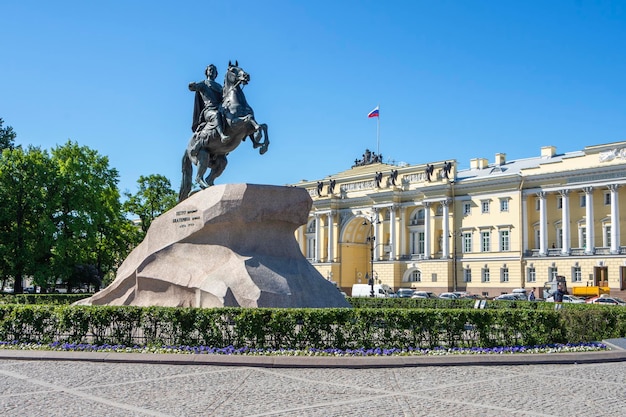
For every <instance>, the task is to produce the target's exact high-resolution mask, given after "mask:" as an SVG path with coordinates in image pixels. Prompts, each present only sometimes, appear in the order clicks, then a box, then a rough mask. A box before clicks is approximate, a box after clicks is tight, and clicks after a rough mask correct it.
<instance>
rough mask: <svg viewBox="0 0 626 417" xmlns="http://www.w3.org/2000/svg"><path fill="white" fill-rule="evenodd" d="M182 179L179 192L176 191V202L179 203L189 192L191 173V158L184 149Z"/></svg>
mask: <svg viewBox="0 0 626 417" xmlns="http://www.w3.org/2000/svg"><path fill="white" fill-rule="evenodd" d="M182 171H183V179H182V181H181V182H180V192H179V193H178V202H179V203H180V202H181V201H183V200H184V199H186V198H187V197H189V193H190V192H191V175H192V174H193V167H192V166H191V159H189V153H187V151H186V150H185V154H184V155H183V161H182Z"/></svg>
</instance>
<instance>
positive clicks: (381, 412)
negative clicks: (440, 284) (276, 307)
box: [0, 355, 626, 417]
mask: <svg viewBox="0 0 626 417" xmlns="http://www.w3.org/2000/svg"><path fill="white" fill-rule="evenodd" d="M179 356H180V355H179ZM0 415H3V416H249V417H251V416H324V417H328V416H359V417H364V416H429V417H437V416H464V417H465V416H467V417H471V416H481V417H482V416H498V417H507V416H563V417H572V416H612V417H613V416H626V362H624V361H619V362H604V363H584V364H533V365H510V364H509V365H507V364H503V365H500V364H498V365H490V366H489V365H471V364H469V365H468V364H466V365H463V366H458V365H457V366H441V365H439V366H427V365H426V366H419V367H406V366H394V367H381V368H360V369H354V368H341V367H333V368H324V367H316V368H301V367H285V368H281V367H258V366H239V365H235V366H232V365H230V366H224V365H206V364H204V365H203V364H172V363H162V364H156V363H141V362H128V363H115V362H106V361H104V362H103V361H96V362H90V361H68V360H28V359H26V360H25V359H22V360H15V359H11V358H8V359H7V358H5V359H0Z"/></svg>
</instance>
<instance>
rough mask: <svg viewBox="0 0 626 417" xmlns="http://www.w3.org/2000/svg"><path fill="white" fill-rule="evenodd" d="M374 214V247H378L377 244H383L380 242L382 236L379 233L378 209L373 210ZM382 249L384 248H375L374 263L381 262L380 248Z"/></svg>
mask: <svg viewBox="0 0 626 417" xmlns="http://www.w3.org/2000/svg"><path fill="white" fill-rule="evenodd" d="M372 212H373V213H374V214H373V216H372V227H373V228H374V245H376V244H380V243H382V242H381V241H380V236H379V233H378V228H379V226H380V222H379V221H378V209H377V208H374V209H372ZM381 247H382V246H380V245H379V246H378V247H376V246H374V261H378V260H380V248H381Z"/></svg>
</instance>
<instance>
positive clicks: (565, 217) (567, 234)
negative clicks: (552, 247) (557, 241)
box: [559, 190, 572, 255]
mask: <svg viewBox="0 0 626 417" xmlns="http://www.w3.org/2000/svg"><path fill="white" fill-rule="evenodd" d="M559 194H561V199H562V204H561V230H562V231H563V241H562V242H561V254H563V255H569V253H570V247H571V245H572V239H571V228H570V220H569V190H561V191H560V192H559Z"/></svg>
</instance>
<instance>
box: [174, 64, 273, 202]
mask: <svg viewBox="0 0 626 417" xmlns="http://www.w3.org/2000/svg"><path fill="white" fill-rule="evenodd" d="M249 81H250V75H249V74H248V73H247V72H245V71H244V70H242V69H241V68H239V64H238V63H237V62H236V61H235V65H232V64H231V63H230V62H229V63H228V70H227V71H226V76H225V77H224V88H223V100H222V104H221V106H220V114H221V116H222V117H223V125H224V133H225V134H226V135H227V136H228V140H226V142H222V140H221V138H220V136H219V134H218V133H217V132H216V131H215V130H214V129H210V128H209V127H208V126H206V127H205V128H203V127H200V128H199V129H197V130H196V131H195V132H194V134H193V135H192V136H191V139H189V144H188V145H187V149H186V150H185V153H184V155H183V160H182V171H183V179H182V182H181V185H180V192H179V194H178V201H179V202H180V201H183V200H184V199H186V198H187V197H189V196H190V195H191V188H192V179H191V177H192V174H193V166H192V164H193V165H197V167H198V172H197V174H196V178H195V180H196V183H197V184H198V185H199V186H200V188H203V189H204V188H208V187H210V186H212V185H214V182H215V179H216V178H217V177H219V176H220V175H221V174H222V172H224V169H225V168H226V164H227V163H228V161H227V159H226V155H228V153H229V152H232V151H233V150H234V149H235V148H237V146H239V144H240V143H241V142H242V141H244V140H246V137H249V138H250V140H251V141H252V146H253V148H255V149H256V148H261V149H259V153H260V154H261V155H263V154H264V153H265V152H267V147H268V146H269V144H270V141H269V138H268V135H267V125H266V124H264V123H261V124H259V123H257V122H256V120H254V111H253V110H252V108H251V107H250V106H249V105H248V102H247V100H246V96H245V95H244V94H243V90H242V88H241V87H242V85H246V84H248V82H249ZM207 168H210V169H211V172H210V173H209V175H208V176H207V177H206V178H204V174H205V173H206V170H207Z"/></svg>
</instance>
